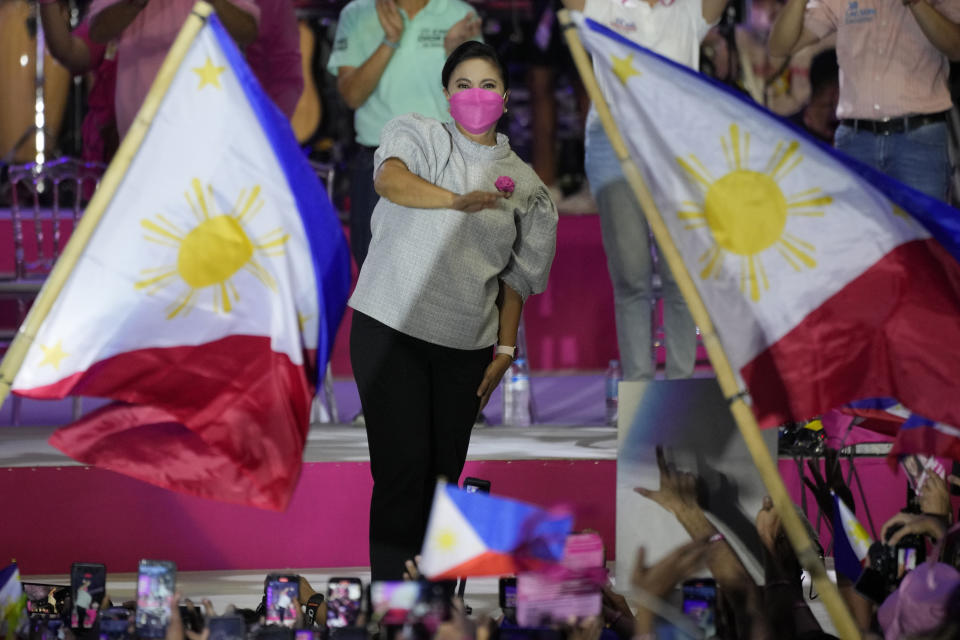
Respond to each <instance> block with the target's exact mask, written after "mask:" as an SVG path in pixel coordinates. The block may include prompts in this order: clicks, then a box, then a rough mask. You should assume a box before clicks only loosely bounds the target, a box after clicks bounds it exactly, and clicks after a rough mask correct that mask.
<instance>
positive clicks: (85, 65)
mask: <svg viewBox="0 0 960 640" xmlns="http://www.w3.org/2000/svg"><path fill="white" fill-rule="evenodd" d="M40 23H41V24H42V25H43V37H44V38H45V39H46V41H47V48H49V49H50V54H51V55H53V57H54V58H56V59H57V60H58V61H59V62H60V63H61V64H62V65H63V66H65V67H66V68H67V69H69V70H70V71H71V73H83V72H84V71H87V70H88V69H89V67H90V50H89V49H88V48H87V45H86V44H85V43H84V41H83V40H81V39H80V38H78V37H76V36H75V35H73V34H72V33H70V24H69V22H68V21H67V16H66V15H64V13H63V11H61V9H60V4H59V3H56V2H54V3H43V4H41V5H40Z"/></svg>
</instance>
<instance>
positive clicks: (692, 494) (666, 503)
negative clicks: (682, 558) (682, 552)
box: [634, 447, 702, 524]
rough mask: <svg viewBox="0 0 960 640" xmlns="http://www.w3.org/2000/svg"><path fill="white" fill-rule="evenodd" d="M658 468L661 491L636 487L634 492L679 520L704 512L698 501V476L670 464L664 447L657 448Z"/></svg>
mask: <svg viewBox="0 0 960 640" xmlns="http://www.w3.org/2000/svg"><path fill="white" fill-rule="evenodd" d="M657 467H658V468H659V469H660V489H658V490H653V489H645V488H643V487H636V488H635V489H634V491H636V492H637V493H639V494H640V495H642V496H643V497H644V498H647V499H648V500H653V501H654V502H656V503H657V504H658V505H660V506H661V507H663V508H664V509H666V510H667V511H669V512H670V513H672V514H673V515H674V516H676V517H677V519H680V520H681V524H683V522H682V518H684V517H686V516H689V515H691V514H694V513H697V512H700V511H702V510H701V508H700V504H699V502H698V499H697V476H696V475H695V474H693V473H689V472H685V471H679V470H678V469H677V467H676V465H674V464H668V463H667V459H666V456H665V455H664V452H663V447H657Z"/></svg>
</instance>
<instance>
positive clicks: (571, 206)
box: [557, 182, 597, 213]
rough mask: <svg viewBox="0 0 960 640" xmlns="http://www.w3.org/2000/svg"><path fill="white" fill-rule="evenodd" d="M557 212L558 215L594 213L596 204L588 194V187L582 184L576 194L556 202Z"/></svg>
mask: <svg viewBox="0 0 960 640" xmlns="http://www.w3.org/2000/svg"><path fill="white" fill-rule="evenodd" d="M557 210H558V211H559V212H560V213H596V212H597V202H596V200H594V199H593V195H592V194H591V193H590V185H589V184H587V183H586V182H584V183H583V186H581V187H580V189H579V190H578V191H577V192H576V193H573V194H571V195H569V196H567V197H566V198H563V199H562V200H560V201H559V202H557Z"/></svg>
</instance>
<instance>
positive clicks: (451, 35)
mask: <svg viewBox="0 0 960 640" xmlns="http://www.w3.org/2000/svg"><path fill="white" fill-rule="evenodd" d="M482 26H483V21H482V20H481V19H480V16H478V15H477V14H476V13H474V12H472V11H471V12H470V13H468V14H467V15H465V16H463V18H462V19H460V20H458V21H457V22H455V23H454V25H453V26H452V27H450V29H448V30H447V35H446V36H444V38H443V48H444V50H445V51H446V52H447V55H450V52H452V51H453V50H454V49H456V48H457V47H459V46H460V45H461V44H463V43H464V42H466V41H467V40H473V39H474V38H476V37H477V36H479V35H480V29H481V27H482Z"/></svg>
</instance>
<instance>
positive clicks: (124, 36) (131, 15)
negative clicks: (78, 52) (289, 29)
mask: <svg viewBox="0 0 960 640" xmlns="http://www.w3.org/2000/svg"><path fill="white" fill-rule="evenodd" d="M194 3H195V0H93V3H92V4H91V5H90V36H91V37H92V38H93V39H94V40H96V41H97V42H104V43H106V42H109V41H110V40H117V41H118V56H117V58H118V62H117V97H116V106H117V129H118V130H119V133H120V138H121V139H123V136H125V135H126V133H127V130H129V129H130V125H131V124H132V123H133V119H134V117H136V115H137V110H138V109H139V108H140V105H141V103H143V99H144V98H145V97H146V96H147V92H148V91H149V90H150V85H151V84H153V79H154V78H155V77H156V75H157V72H158V71H159V70H160V65H161V64H163V59H164V57H166V55H167V51H168V50H169V49H170V45H172V44H173V41H174V39H176V37H177V33H178V32H179V31H180V27H182V26H183V23H184V21H186V19H187V17H188V16H189V15H190V10H191V9H192V8H193V5H194ZM210 3H211V4H212V5H213V7H214V9H216V11H217V15H218V16H219V17H220V21H221V22H222V23H223V26H224V27H225V28H226V29H227V31H228V32H229V33H230V35H231V36H232V37H233V39H234V40H236V41H237V44H239V45H240V46H241V47H245V46H246V45H248V44H250V43H251V42H253V41H254V40H256V38H257V21H258V19H259V17H260V9H259V8H258V7H257V5H256V3H255V2H253V0H210Z"/></svg>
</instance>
